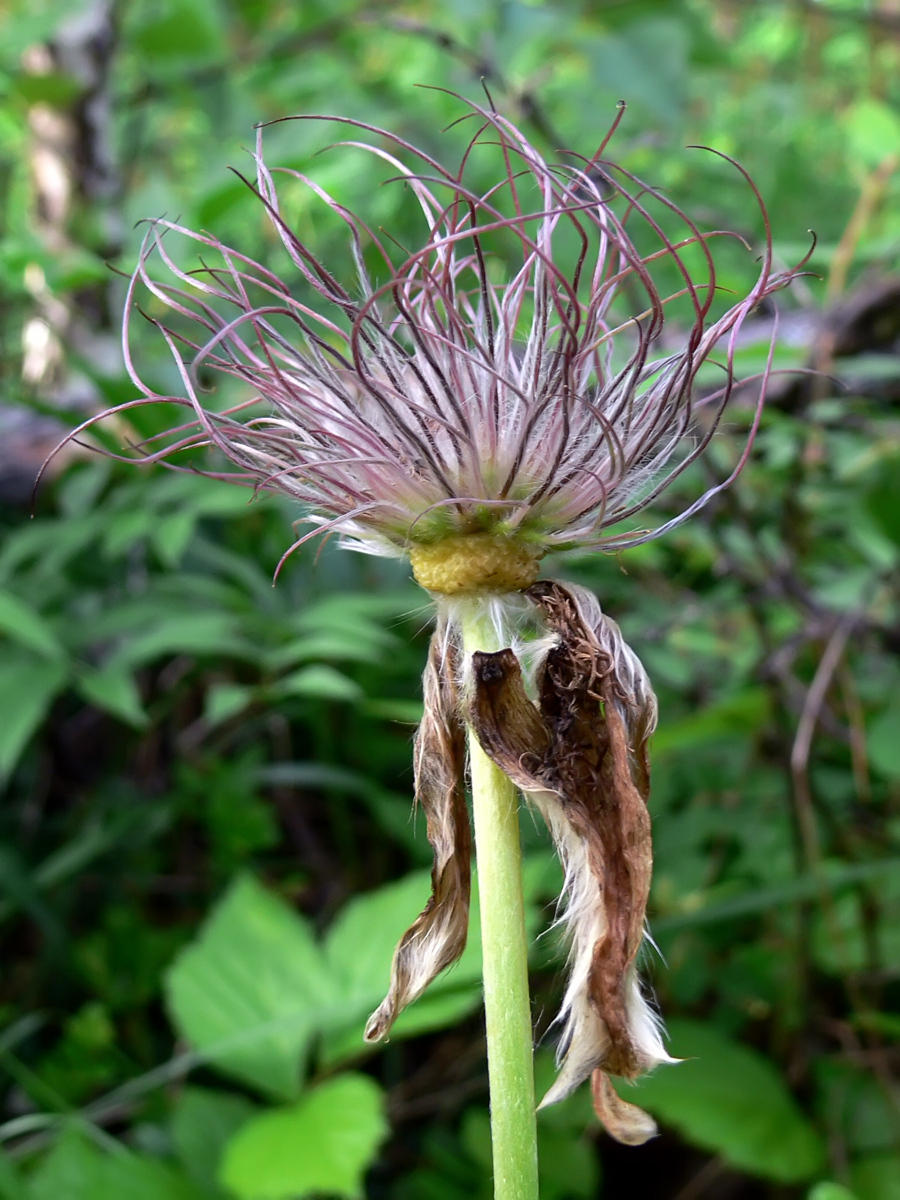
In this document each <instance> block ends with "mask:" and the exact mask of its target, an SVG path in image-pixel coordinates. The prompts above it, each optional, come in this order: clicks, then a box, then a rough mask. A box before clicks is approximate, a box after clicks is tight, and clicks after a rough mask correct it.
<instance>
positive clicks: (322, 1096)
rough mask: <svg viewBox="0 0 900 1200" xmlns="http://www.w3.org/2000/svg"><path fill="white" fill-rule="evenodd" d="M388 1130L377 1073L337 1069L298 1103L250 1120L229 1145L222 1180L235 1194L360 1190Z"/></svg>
mask: <svg viewBox="0 0 900 1200" xmlns="http://www.w3.org/2000/svg"><path fill="white" fill-rule="evenodd" d="M387 1133H388V1125H387V1122H386V1120H385V1118H384V1113H383V1098H382V1093H381V1089H380V1088H379V1087H378V1085H377V1084H376V1083H375V1081H374V1080H372V1079H369V1078H368V1076H365V1075H356V1074H345V1075H340V1076H338V1077H337V1078H336V1079H333V1080H330V1081H329V1082H328V1083H323V1084H321V1085H320V1086H319V1087H317V1088H315V1089H314V1090H313V1091H311V1092H310V1093H309V1094H308V1095H306V1096H304V1098H303V1099H302V1100H301V1101H299V1103H297V1104H292V1105H291V1106H290V1107H287V1108H280V1109H276V1110H275V1111H274V1112H268V1113H264V1114H263V1115H262V1116H260V1117H255V1118H254V1119H252V1120H251V1121H249V1122H248V1123H247V1124H246V1125H245V1126H244V1127H243V1129H241V1130H240V1131H239V1132H238V1133H237V1135H236V1136H235V1137H234V1138H233V1139H232V1140H231V1142H230V1143H229V1145H228V1148H227V1150H226V1152H225V1159H224V1163H223V1166H222V1172H221V1180H222V1182H223V1183H224V1184H225V1186H226V1187H228V1188H230V1189H231V1190H232V1191H233V1192H235V1193H236V1194H237V1196H239V1197H240V1200H300V1198H301V1197H303V1196H308V1195H310V1194H319V1193H325V1194H327V1195H336V1196H346V1197H350V1198H354V1197H360V1196H362V1194H363V1174H364V1172H365V1171H366V1169H367V1168H368V1167H369V1165H370V1164H371V1162H372V1160H373V1159H374V1157H375V1155H376V1153H377V1151H378V1147H379V1146H380V1145H381V1143H382V1141H383V1140H384V1138H385V1137H386V1135H387Z"/></svg>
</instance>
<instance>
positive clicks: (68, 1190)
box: [29, 1130, 103, 1200]
mask: <svg viewBox="0 0 900 1200" xmlns="http://www.w3.org/2000/svg"><path fill="white" fill-rule="evenodd" d="M102 1162H103V1153H102V1151H101V1150H100V1149H99V1148H98V1147H97V1146H95V1145H94V1144H93V1142H89V1141H88V1140H87V1139H86V1138H85V1137H84V1135H83V1134H81V1133H77V1132H76V1131H75V1130H68V1131H67V1132H65V1133H64V1134H63V1135H62V1137H61V1138H60V1139H59V1141H58V1142H57V1143H56V1145H55V1146H53V1147H52V1149H51V1150H50V1151H49V1153H48V1154H47V1155H46V1156H45V1157H44V1158H42V1159H41V1161H40V1162H39V1163H38V1166H37V1168H36V1170H35V1171H34V1173H33V1174H32V1176H31V1187H30V1189H29V1191H30V1200H61V1197H63V1196H65V1198H66V1200H98V1193H99V1190H100V1174H101V1170H102Z"/></svg>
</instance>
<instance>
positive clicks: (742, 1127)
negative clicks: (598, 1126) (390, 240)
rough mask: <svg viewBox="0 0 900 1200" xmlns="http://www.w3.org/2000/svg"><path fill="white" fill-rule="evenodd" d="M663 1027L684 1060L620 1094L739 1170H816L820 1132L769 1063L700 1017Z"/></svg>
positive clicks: (781, 1176)
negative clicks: (697, 1019)
mask: <svg viewBox="0 0 900 1200" xmlns="http://www.w3.org/2000/svg"><path fill="white" fill-rule="evenodd" d="M670 1033H671V1047H670V1052H671V1053H672V1054H673V1056H675V1057H676V1058H682V1059H685V1060H686V1061H684V1062H681V1063H678V1064H677V1065H674V1066H663V1067H660V1068H658V1069H657V1070H656V1071H655V1072H654V1073H653V1074H652V1075H650V1076H648V1077H647V1078H646V1079H643V1080H641V1081H640V1082H639V1083H638V1084H637V1085H635V1086H633V1087H632V1086H628V1085H623V1088H622V1094H623V1095H624V1096H626V1097H627V1098H628V1099H629V1100H633V1101H634V1102H635V1103H636V1104H639V1105H641V1107H643V1108H647V1109H648V1110H649V1111H650V1112H652V1113H653V1114H654V1116H657V1117H659V1119H660V1120H661V1121H662V1122H663V1123H665V1124H668V1125H672V1126H674V1127H675V1128H676V1129H677V1130H678V1131H679V1132H680V1133H682V1134H683V1135H684V1137H685V1138H686V1139H687V1141H689V1142H693V1143H694V1144H695V1145H698V1146H701V1147H703V1149H705V1150H711V1151H713V1152H715V1153H717V1154H721V1155H722V1157H723V1158H724V1159H725V1160H726V1161H727V1162H729V1163H731V1164H732V1165H733V1166H735V1167H738V1168H740V1169H741V1170H744V1171H749V1172H750V1173H751V1174H754V1175H761V1176H763V1178H766V1179H774V1180H777V1181H778V1182H780V1183H799V1182H801V1181H803V1180H805V1179H809V1178H810V1176H813V1175H815V1174H816V1172H817V1171H818V1170H819V1169H820V1167H821V1165H822V1162H823V1159H824V1147H823V1145H822V1142H821V1138H820V1137H819V1135H818V1133H817V1132H816V1130H815V1129H814V1128H813V1126H812V1125H811V1124H810V1122H809V1121H808V1120H807V1118H806V1117H805V1116H804V1115H803V1113H802V1112H801V1111H800V1108H799V1106H798V1105H797V1102H796V1101H795V1100H794V1098H793V1096H792V1095H791V1093H790V1092H789V1091H788V1088H787V1086H786V1084H785V1082H784V1080H783V1079H782V1077H781V1075H780V1074H779V1072H778V1070H777V1068H776V1067H775V1065H774V1064H773V1063H772V1062H770V1061H769V1060H768V1059H766V1058H764V1057H763V1056H762V1055H761V1054H760V1053H759V1052H758V1051H756V1050H751V1049H750V1047H749V1046H744V1045H741V1044H739V1043H738V1042H734V1041H732V1040H731V1039H730V1038H728V1037H726V1036H725V1035H724V1034H723V1033H721V1032H720V1031H719V1030H718V1029H716V1028H715V1026H713V1025H710V1024H706V1023H703V1022H699V1021H686V1020H676V1021H672V1022H671V1023H670Z"/></svg>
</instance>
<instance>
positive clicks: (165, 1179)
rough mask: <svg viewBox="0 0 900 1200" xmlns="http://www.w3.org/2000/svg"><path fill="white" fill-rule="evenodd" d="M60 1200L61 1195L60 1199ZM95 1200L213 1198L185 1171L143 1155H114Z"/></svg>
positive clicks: (102, 1174)
mask: <svg viewBox="0 0 900 1200" xmlns="http://www.w3.org/2000/svg"><path fill="white" fill-rule="evenodd" d="M58 1200H59V1198H58ZM92 1200H209V1198H208V1196H206V1195H205V1194H204V1193H203V1192H202V1191H200V1189H199V1188H198V1187H197V1186H196V1185H195V1184H194V1183H193V1182H192V1181H191V1180H190V1179H188V1177H187V1176H186V1175H184V1174H183V1173H182V1172H181V1171H179V1170H177V1169H176V1168H175V1167H171V1166H169V1165H168V1163H163V1162H160V1161H159V1160H158V1159H155V1158H150V1157H148V1156H146V1155H142V1154H112V1155H110V1156H109V1157H108V1158H106V1159H104V1161H103V1169H102V1172H101V1176H100V1187H99V1188H98V1190H97V1191H96V1192H95V1193H94V1196H93V1198H92Z"/></svg>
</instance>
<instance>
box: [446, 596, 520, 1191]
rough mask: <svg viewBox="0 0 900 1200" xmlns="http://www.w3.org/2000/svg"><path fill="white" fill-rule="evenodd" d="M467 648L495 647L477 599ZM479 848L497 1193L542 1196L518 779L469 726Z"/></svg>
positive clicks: (468, 622) (467, 626)
mask: <svg viewBox="0 0 900 1200" xmlns="http://www.w3.org/2000/svg"><path fill="white" fill-rule="evenodd" d="M462 632H463V651H464V654H465V656H466V659H467V660H469V659H470V658H471V655H472V654H473V653H474V652H475V651H476V650H484V651H488V652H491V651H495V650H499V649H502V647H501V646H500V645H499V644H498V638H497V634H496V632H495V630H494V628H493V624H492V623H491V622H490V621H489V620H488V619H487V617H486V614H484V613H478V612H477V609H476V608H475V606H473V609H472V612H471V613H467V614H466V616H465V618H464V620H463V630H462ZM469 762H470V770H471V779H472V809H473V813H474V818H475V855H476V861H477V864H478V890H479V896H480V903H481V940H482V953H483V962H484V967H483V970H484V1009H485V1020H486V1025H487V1052H488V1075H489V1078H490V1091H491V1141H492V1145H493V1157H494V1198H495V1200H538V1166H537V1126H536V1121H535V1104H534V1056H533V1050H532V1027H531V1001H530V996H529V991H528V938H527V934H526V930H525V902H524V897H523V894H522V848H521V844H520V839H519V805H518V793H517V791H516V788H515V785H514V784H513V783H512V781H511V780H510V779H508V778H507V776H506V775H504V774H503V772H502V771H501V770H500V769H499V768H498V767H496V766H495V765H494V764H493V763H492V762H491V760H490V759H489V758H488V757H487V755H486V754H485V752H484V751H483V750H482V748H481V745H480V744H479V742H478V739H477V738H476V736H475V734H474V732H473V730H472V728H471V727H470V728H469Z"/></svg>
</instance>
